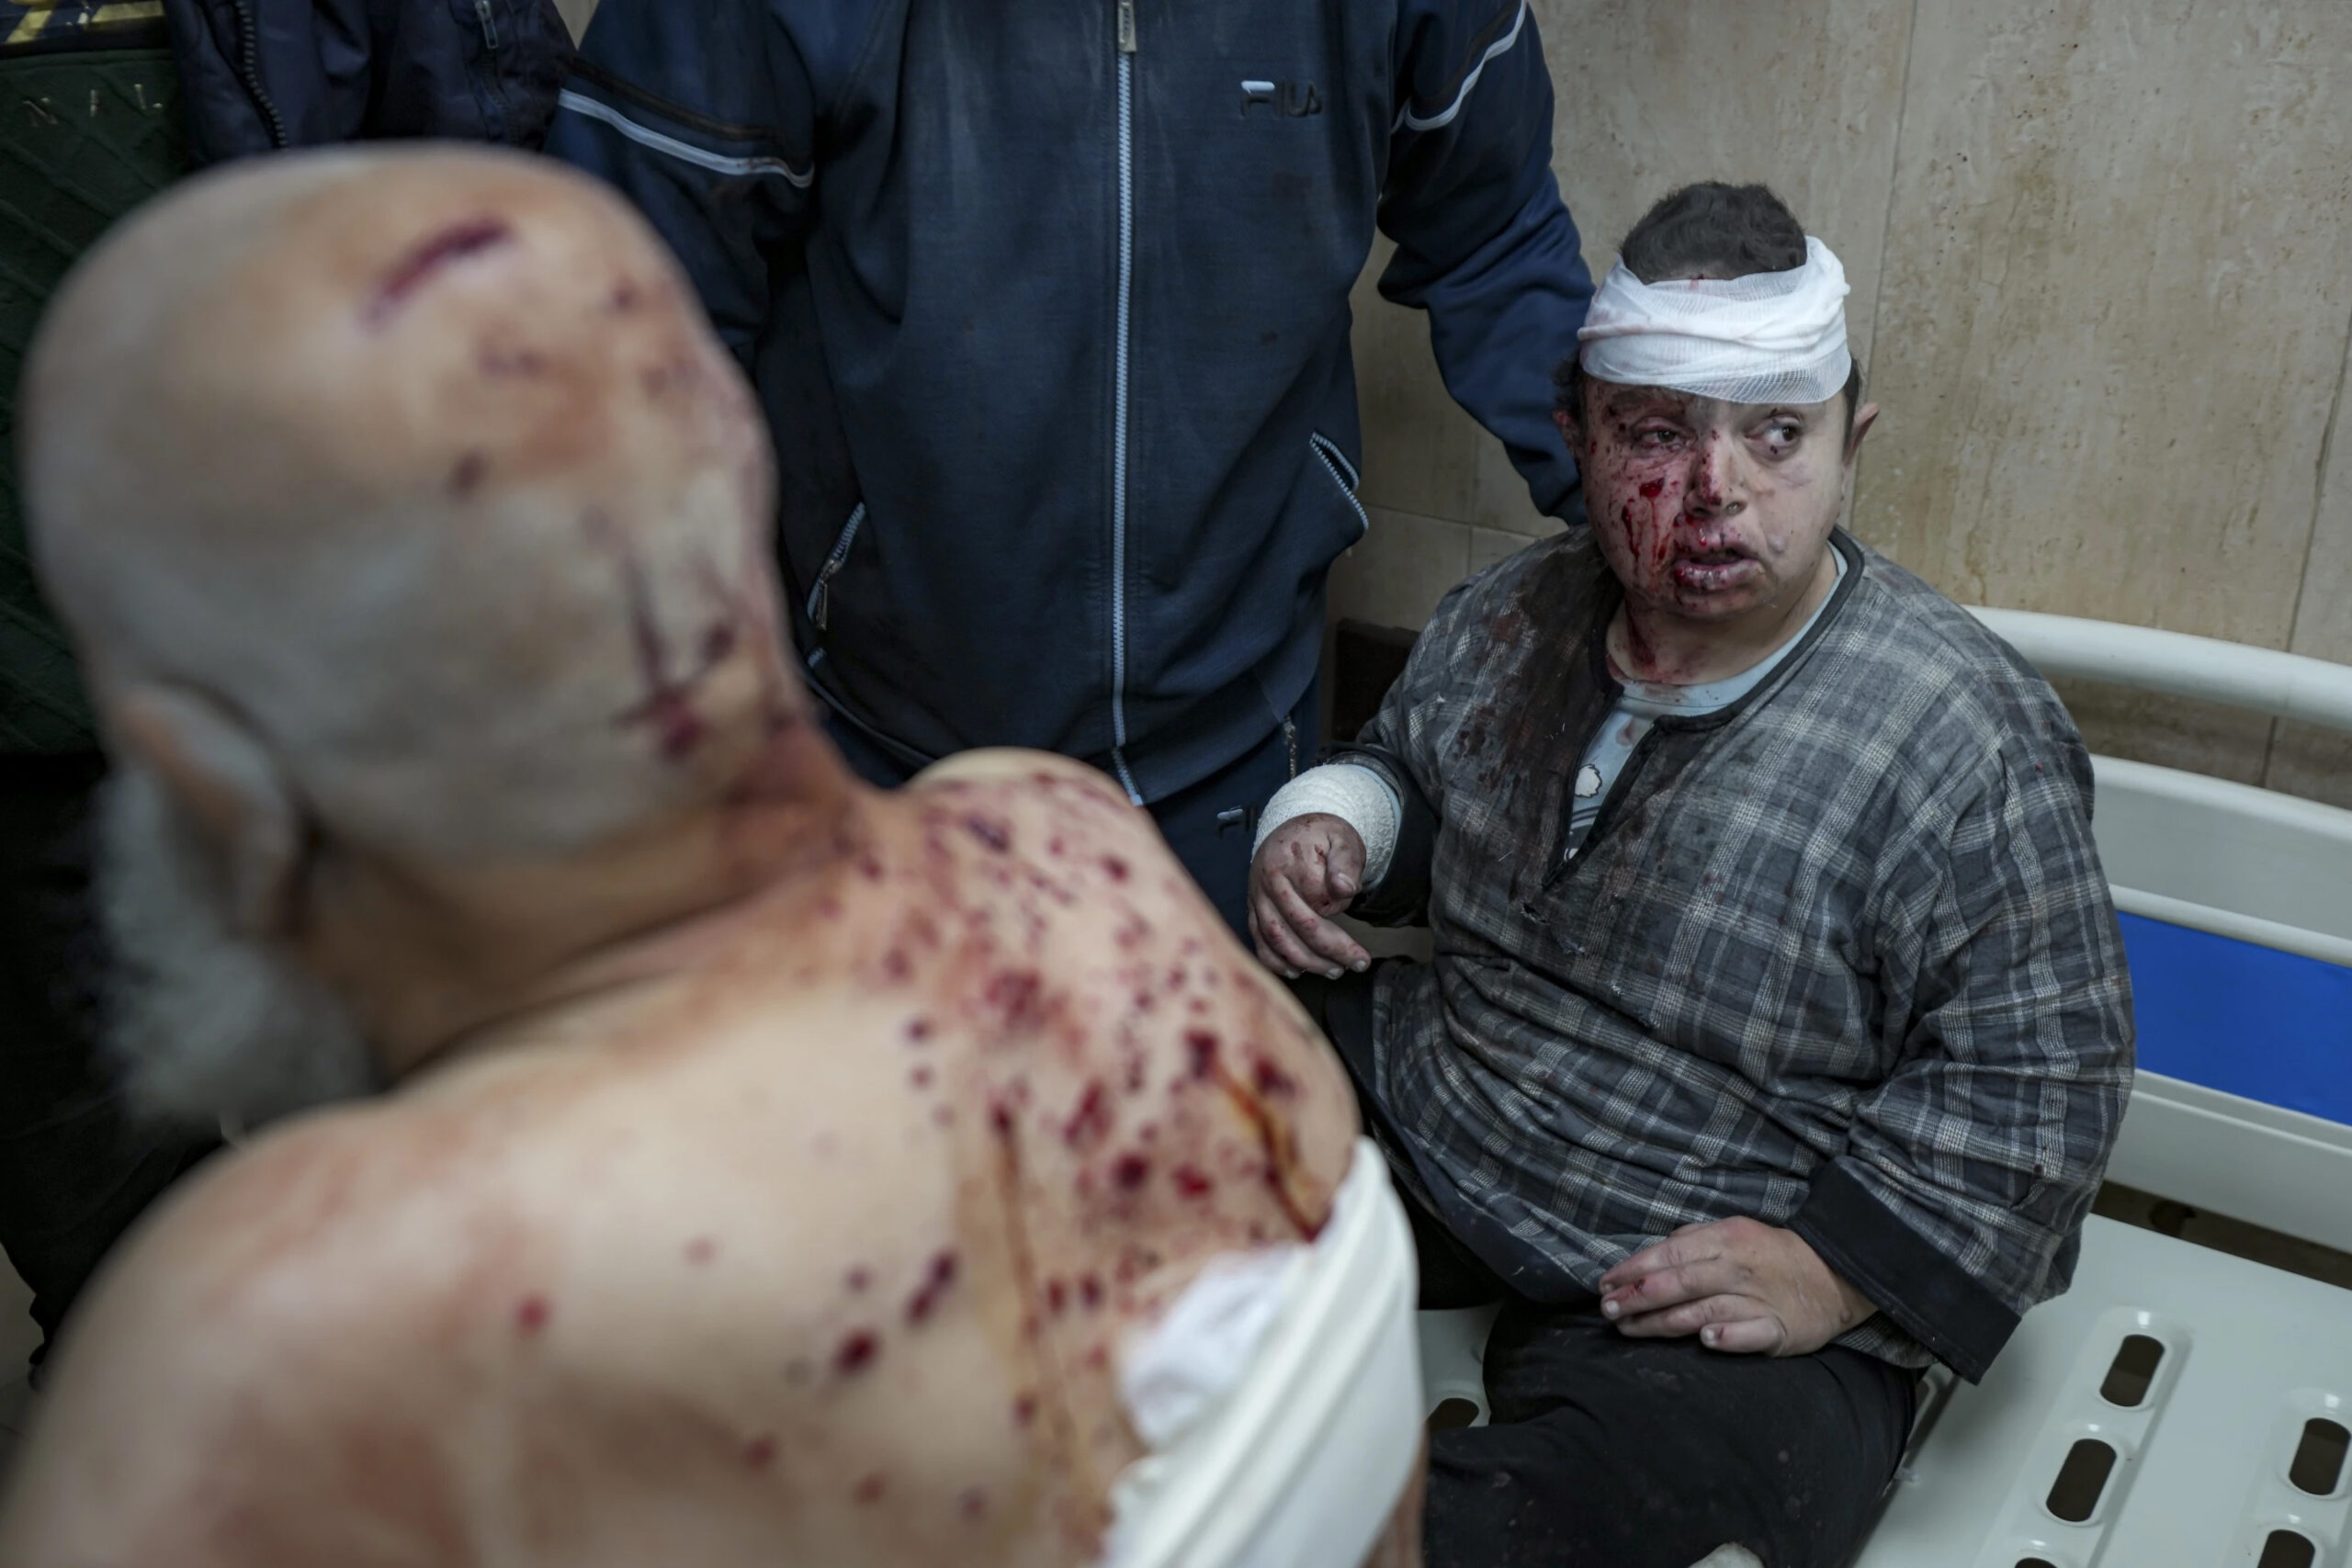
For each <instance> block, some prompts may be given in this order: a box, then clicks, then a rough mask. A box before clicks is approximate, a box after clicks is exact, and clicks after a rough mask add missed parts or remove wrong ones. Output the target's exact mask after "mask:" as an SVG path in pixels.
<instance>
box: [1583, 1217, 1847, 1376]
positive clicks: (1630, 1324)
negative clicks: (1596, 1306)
mask: <svg viewBox="0 0 2352 1568" xmlns="http://www.w3.org/2000/svg"><path fill="white" fill-rule="evenodd" d="M1600 1288H1601V1291H1602V1292H1603V1294H1602V1296H1601V1298H1600V1310H1601V1313H1602V1314H1603V1315H1604V1316H1607V1317H1609V1318H1610V1319H1611V1320H1612V1321H1614V1322H1615V1323H1616V1325H1617V1326H1618V1328H1619V1330H1620V1331H1622V1332H1623V1333H1625V1334H1629V1335H1631V1336H1633V1337H1635V1338H1643V1339H1665V1338H1674V1337H1679V1336H1681V1335H1685V1334H1696V1335H1697V1336H1698V1337H1699V1338H1700V1341H1701V1343H1702V1344H1704V1345H1705V1346H1706V1347H1707V1348H1709V1349H1711V1350H1729V1351H1733V1352H1735V1353H1740V1352H1744V1353H1747V1354H1750V1355H1765V1356H1803V1355H1806V1354H1809V1353H1810V1352H1812V1351H1815V1350H1818V1349H1820V1348H1822V1347H1823V1346H1824V1345H1826V1344H1828V1343H1829V1342H1830V1341H1831V1340H1832V1339H1835V1338H1837V1337H1838V1336H1839V1335H1840V1334H1843V1333H1845V1332H1846V1330H1848V1329H1849V1328H1851V1327H1853V1326H1854V1325H1856V1324H1858V1323H1860V1322H1861V1321H1862V1320H1863V1319H1864V1318H1866V1317H1869V1316H1870V1315H1871V1314H1872V1313H1874V1312H1876V1311H1877V1310H1878V1308H1877V1307H1875V1306H1873V1305H1872V1304H1871V1301H1870V1298H1869V1297H1867V1296H1865V1295H1863V1294H1862V1293H1861V1292H1860V1291H1857V1290H1856V1289H1854V1287H1853V1286H1851V1285H1849V1284H1848V1283H1846V1281H1845V1280H1842V1279H1839V1278H1838V1275H1837V1274H1836V1272H1834V1271H1833V1270H1832V1269H1830V1267H1829V1265H1828V1264H1826V1263H1824V1262H1823V1261H1822V1260H1821V1255H1820V1254H1819V1253H1817V1252H1815V1251H1814V1249H1813V1247H1812V1245H1811V1244H1810V1243H1808V1242H1807V1241H1806V1240H1805V1239H1804V1237H1803V1236H1801V1235H1797V1233H1796V1232H1794V1231H1790V1230H1782V1229H1781V1227H1780V1226H1778V1225H1768V1224H1765V1223H1764V1222H1763V1221H1761V1220H1750V1219H1732V1220H1716V1221H1713V1223H1711V1224H1698V1225H1684V1226H1683V1227H1682V1228H1681V1229H1680V1230H1679V1231H1676V1232H1675V1233H1674V1234H1673V1235H1670V1236H1668V1237H1667V1238H1666V1239H1665V1240H1664V1241H1661V1242H1659V1243H1657V1245H1655V1246H1652V1247H1644V1248H1643V1249H1642V1250H1641V1251H1639V1252H1637V1253H1635V1254H1634V1256H1633V1257H1631V1258H1627V1259H1625V1261H1624V1262H1623V1263H1620V1264H1619V1265H1617V1267H1616V1268H1614V1269H1611V1270H1609V1272H1608V1273H1606V1274H1603V1275H1602V1276H1601V1277H1600Z"/></svg>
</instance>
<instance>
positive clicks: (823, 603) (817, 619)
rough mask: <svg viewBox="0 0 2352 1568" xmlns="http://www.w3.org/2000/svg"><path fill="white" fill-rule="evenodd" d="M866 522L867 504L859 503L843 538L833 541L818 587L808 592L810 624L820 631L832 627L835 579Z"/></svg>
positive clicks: (843, 530) (844, 525) (821, 568)
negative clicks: (858, 530)
mask: <svg viewBox="0 0 2352 1568" xmlns="http://www.w3.org/2000/svg"><path fill="white" fill-rule="evenodd" d="M864 522H865V502H862V501H861V502H858V503H857V510H856V511H854V512H853V513H850V514H849V521H848V522H846V523H844V524H842V534H841V537H840V538H838V539H835V540H834V541H833V551H832V554H831V555H829V556H827V557H826V558H825V564H824V565H822V566H820V567H819V568H818V569H817V582H816V586H814V587H813V588H811V589H809V625H810V626H815V627H816V628H817V629H818V630H819V631H820V632H821V631H823V630H825V629H826V628H827V627H828V626H831V622H832V618H833V578H834V576H835V574H837V573H838V572H839V571H840V570H841V569H842V562H843V561H845V560H847V559H849V547H850V546H851V545H853V544H854V543H856V541H857V529H858V525H860V524H862V523H864Z"/></svg>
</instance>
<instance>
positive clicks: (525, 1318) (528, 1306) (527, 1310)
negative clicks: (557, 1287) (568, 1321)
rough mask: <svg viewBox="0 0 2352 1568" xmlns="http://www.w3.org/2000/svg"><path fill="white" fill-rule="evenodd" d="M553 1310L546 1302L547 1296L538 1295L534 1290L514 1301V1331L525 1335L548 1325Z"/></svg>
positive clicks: (534, 1332) (535, 1332)
mask: <svg viewBox="0 0 2352 1568" xmlns="http://www.w3.org/2000/svg"><path fill="white" fill-rule="evenodd" d="M553 1310H554V1309H553V1308H552V1307H550V1306H549V1305H548V1299H547V1297H545V1296H543V1295H539V1294H537V1292H533V1293H532V1294H530V1295H527V1296H525V1297H524V1298H523V1299H522V1300H521V1301H519V1302H516V1303H515V1329H516V1331H517V1332H518V1333H521V1334H524V1335H526V1336H528V1335H534V1334H537V1333H538V1332H539V1331H540V1330H541V1329H543V1328H545V1327H546V1326H547V1325H548V1316H549V1314H551V1313H552V1312H553Z"/></svg>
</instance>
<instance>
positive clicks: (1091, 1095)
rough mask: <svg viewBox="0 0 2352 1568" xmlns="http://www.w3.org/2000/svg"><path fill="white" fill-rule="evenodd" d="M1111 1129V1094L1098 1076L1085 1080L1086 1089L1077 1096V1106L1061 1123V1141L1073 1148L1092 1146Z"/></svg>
mask: <svg viewBox="0 0 2352 1568" xmlns="http://www.w3.org/2000/svg"><path fill="white" fill-rule="evenodd" d="M1110 1131H1111V1094H1110V1091H1109V1090H1108V1089H1105V1088H1103V1080H1102V1079H1100V1078H1090V1079H1088V1080H1087V1085H1086V1090H1085V1092H1084V1093H1082V1094H1081V1095H1080V1096H1079V1100H1078V1108H1077V1109H1076V1110H1075V1111H1071V1112H1070V1117H1069V1121H1068V1122H1065V1123H1063V1125H1062V1142H1063V1143H1064V1144H1066V1145H1069V1147H1071V1148H1073V1149H1079V1150H1085V1149H1090V1148H1092V1147H1093V1146H1094V1145H1096V1144H1099V1143H1101V1142H1102V1141H1103V1138H1105V1137H1106V1136H1108V1135H1109V1134H1110Z"/></svg>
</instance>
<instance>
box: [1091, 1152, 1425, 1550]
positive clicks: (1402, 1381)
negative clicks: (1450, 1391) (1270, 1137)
mask: <svg viewBox="0 0 2352 1568" xmlns="http://www.w3.org/2000/svg"><path fill="white" fill-rule="evenodd" d="M1416 1278H1417V1270H1416V1269H1415V1267H1414V1258H1413V1236H1412V1227H1411V1225H1410V1224H1408V1221H1407V1220H1406V1218H1405V1210H1404V1206H1403V1204H1402V1203H1401V1202H1400V1201H1398V1199H1397V1194H1396V1192H1395V1190H1394V1189H1392V1188H1391V1187H1390V1186H1389V1182H1388V1167H1387V1161H1386V1160H1385V1158H1383V1157H1382V1156H1381V1153H1380V1151H1379V1149H1377V1148H1376V1147H1374V1145H1373V1144H1372V1142H1371V1140H1369V1139H1366V1138H1358V1139H1357V1140H1356V1145H1355V1152H1354V1157H1353V1159H1352V1161H1351V1164H1350V1166H1349V1168H1348V1176H1347V1179H1346V1180H1345V1181H1344V1182H1342V1183H1341V1184H1340V1190H1339V1192H1338V1194H1337V1195H1336V1198H1335V1200H1334V1201H1333V1204H1332V1208H1331V1216H1330V1219H1329V1222H1328V1223H1327V1224H1325V1225H1324V1226H1323V1229H1322V1231H1321V1232H1320V1233H1319V1234H1318V1235H1317V1236H1316V1237H1315V1238H1314V1240H1313V1241H1312V1242H1311V1243H1295V1242H1294V1243H1287V1244H1278V1245H1275V1246H1272V1247H1256V1248H1252V1249H1250V1250H1248V1251H1245V1252H1235V1253H1226V1254H1222V1255H1220V1256H1219V1257H1217V1258H1213V1259H1212V1260H1211V1261H1210V1262H1209V1264H1208V1266H1207V1267H1206V1268H1204V1269H1203V1270H1202V1271H1201V1273H1200V1275H1199V1277H1198V1278H1196V1279H1195V1280H1193V1283H1192V1284H1191V1285H1190V1286H1188V1287H1187V1288H1186V1289H1185V1291H1184V1292H1183V1293H1182V1295H1181V1296H1180V1297H1179V1298H1178V1299H1177V1300H1176V1301H1175V1302H1174V1303H1171V1304H1170V1307H1169V1308H1168V1310H1167V1312H1166V1313H1164V1314H1162V1315H1161V1316H1160V1318H1159V1321H1158V1322H1156V1323H1154V1324H1151V1325H1148V1326H1144V1327H1140V1328H1138V1329H1136V1330H1131V1331H1130V1332H1129V1334H1128V1335H1127V1336H1126V1337H1125V1338H1124V1340H1123V1342H1122V1344H1121V1345H1120V1348H1119V1392H1120V1394H1121V1396H1122V1400H1123V1402H1124V1403H1125V1406H1126V1409H1127V1415H1128V1416H1129V1418H1130V1419H1131V1420H1132V1421H1133V1422H1134V1424H1135V1428H1136V1436H1138V1437H1140V1438H1143V1440H1144V1442H1145V1444H1146V1445H1147V1446H1148V1449H1149V1450H1150V1451H1148V1453H1146V1454H1145V1455H1144V1456H1143V1457H1142V1458H1141V1459H1138V1460H1137V1461H1135V1463H1133V1464H1131V1465H1129V1466H1128V1467H1127V1468H1126V1470H1125V1471H1124V1472H1121V1474H1120V1476H1119V1478H1118V1481H1117V1483H1115V1484H1114V1486H1113V1488H1112V1494H1111V1501H1112V1508H1113V1513H1114V1517H1113V1522H1112V1525H1111V1529H1110V1532H1109V1535H1108V1537H1107V1538H1106V1539H1105V1540H1104V1541H1103V1551H1102V1554H1101V1555H1100V1556H1099V1557H1097V1558H1096V1560H1095V1562H1094V1564H1093V1568H1359V1564H1361V1563H1362V1562H1363V1560H1364V1556H1365V1553H1366V1552H1367V1551H1369V1550H1370V1549H1371V1547H1372V1544H1373V1542H1374V1540H1376V1539H1377V1538H1378V1537H1379V1535H1380V1533H1381V1532H1382V1530H1383V1529H1385V1526H1386V1523H1387V1520H1388V1517H1389V1515H1390V1514H1391V1512H1393V1511H1394V1509H1395V1508H1396V1506H1397V1498H1398V1497H1399V1496H1400V1495H1402V1494H1403V1493H1404V1490H1405V1488H1406V1486H1407V1485H1408V1483H1410V1482H1411V1479H1412V1474H1413V1472H1414V1470H1415V1468H1416V1467H1417V1466H1418V1465H1419V1462H1420V1446H1421V1432H1422V1422H1423V1420H1424V1418H1425V1417H1426V1416H1428V1413H1429V1412H1428V1409H1427V1407H1426V1403H1425V1401H1424V1399H1423V1396H1422V1393H1421V1378H1420V1359H1419V1355H1418V1354H1417V1351H1416V1344H1417V1341H1416V1339H1415V1337H1414V1334H1415V1329H1414V1313H1413V1308H1414V1302H1415V1295H1416V1286H1415V1280H1416Z"/></svg>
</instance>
